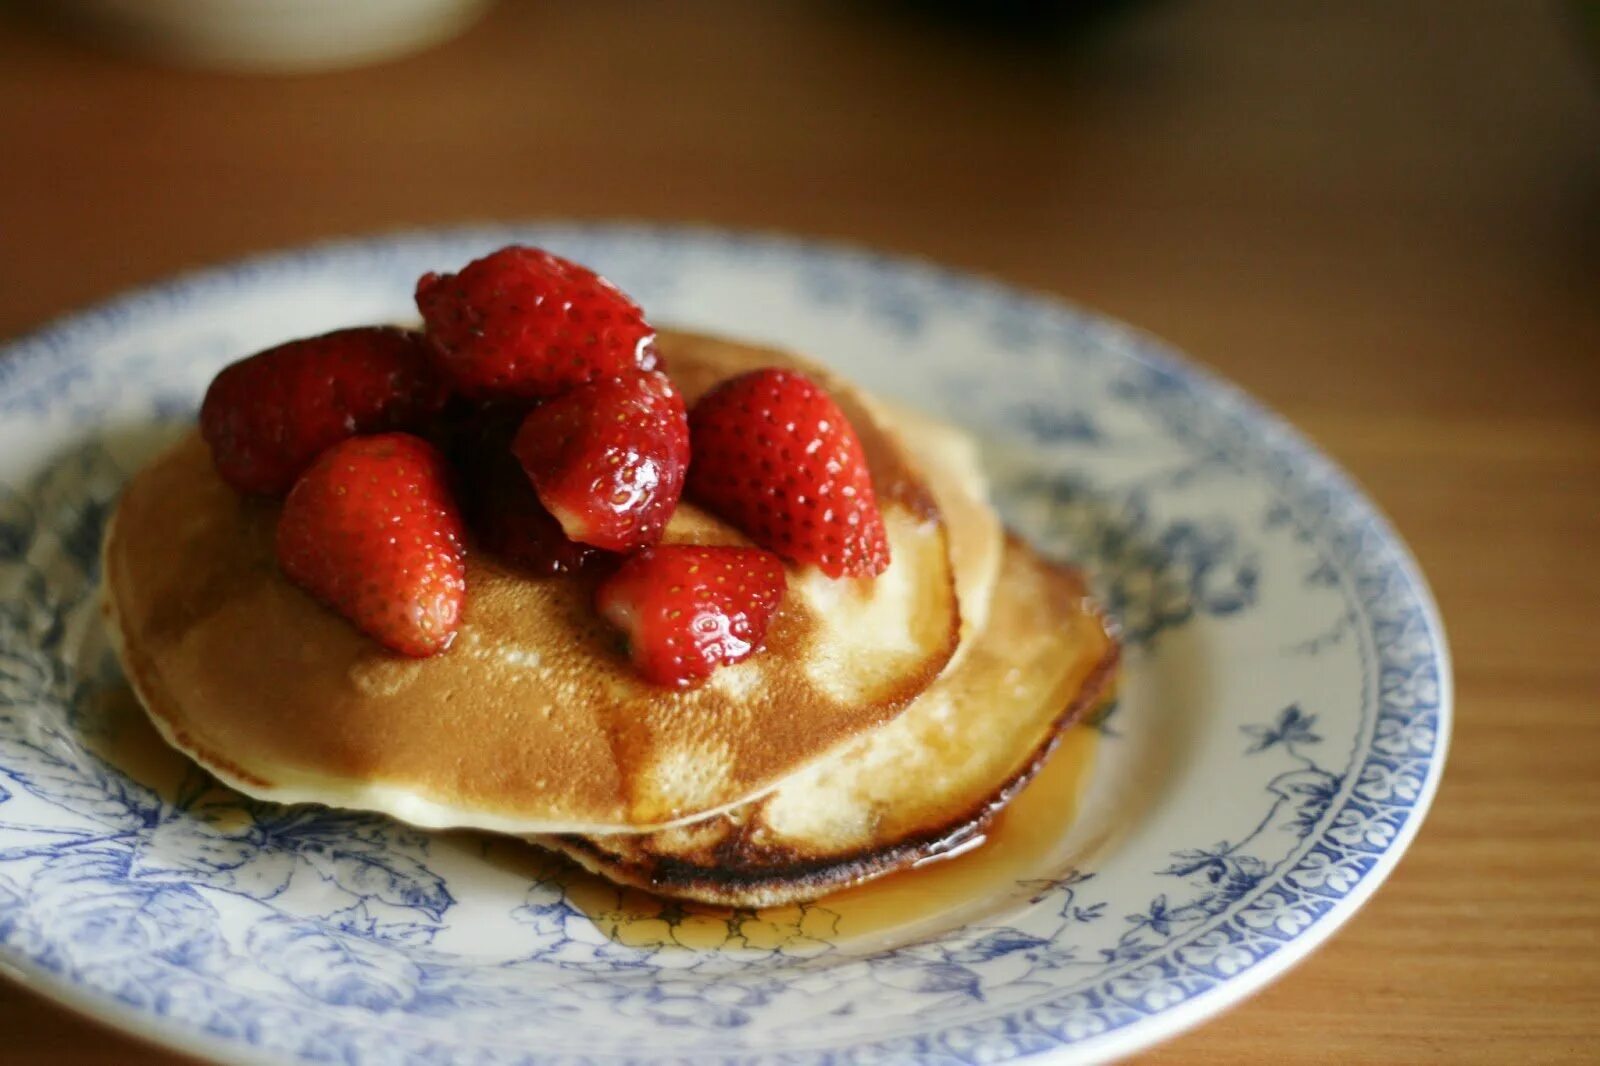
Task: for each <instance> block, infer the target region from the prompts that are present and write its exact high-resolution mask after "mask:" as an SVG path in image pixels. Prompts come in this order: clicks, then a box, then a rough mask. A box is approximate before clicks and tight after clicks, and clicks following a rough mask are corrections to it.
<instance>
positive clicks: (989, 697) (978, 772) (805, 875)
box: [534, 539, 1118, 907]
mask: <svg viewBox="0 0 1600 1066" xmlns="http://www.w3.org/2000/svg"><path fill="white" fill-rule="evenodd" d="M1117 659H1118V650H1117V644H1116V642H1115V640H1114V639H1113V638H1112V637H1111V635H1110V633H1109V630H1108V629H1107V626H1106V623H1105V621H1104V619H1103V618H1102V617H1101V615H1100V614H1099V613H1098V611H1097V610H1096V608H1095V607H1094V605H1093V603H1092V602H1091V601H1090V599H1089V597H1088V594H1087V592H1086V591H1085V589H1084V585H1083V582H1082V579H1081V578H1080V577H1079V575H1078V574H1077V573H1076V572H1074V571H1072V570H1069V569H1065V568H1062V567H1060V566H1056V565H1054V564H1051V563H1049V562H1047V561H1045V560H1044V559H1042V558H1040V557H1039V556H1038V555H1037V554H1035V553H1034V552H1033V551H1032V550H1030V549H1029V548H1028V547H1027V546H1026V545H1024V544H1022V543H1021V542H1020V541H1017V540H1014V539H1013V540H1009V541H1008V542H1007V543H1006V545H1005V551H1004V559H1003V561H1002V564H1001V570H1000V575H999V580H998V583H997V584H996V586H995V589H994V596H993V601H992V603H991V605H990V609H989V620H988V624H987V625H986V626H985V627H984V628H983V631H982V632H981V633H980V634H979V635H978V636H977V637H976V638H975V639H974V640H973V641H972V644H971V647H970V649H969V650H968V651H967V653H966V655H965V656H964V658H963V659H962V660H961V662H960V663H959V664H958V665H956V666H954V667H953V668H952V669H951V670H950V671H948V672H947V673H946V674H945V675H944V676H942V677H941V678H940V679H939V680H938V681H937V682H935V683H934V684H933V686H932V687H930V688H929V689H928V691H927V692H925V693H924V694H923V695H922V696H921V697H919V698H918V699H917V701H916V702H915V703H913V704H912V705H911V707H910V708H909V709H908V710H906V711H905V713H903V714H901V715H900V716H899V717H898V718H896V719H894V721H892V722H890V723H889V724H887V725H884V726H881V727H879V728H878V729H877V730H876V731H874V732H873V733H870V734H868V735H866V736H863V737H861V738H860V739H858V740H857V741H855V742H854V743H853V744H852V745H850V747H849V748H847V749H846V750H845V751H843V752H841V753H839V754H838V755H836V756H835V757H833V758H831V759H828V760H825V761H823V762H820V763H817V764H815V765H813V766H812V767H810V768H808V769H806V770H803V771H801V772H800V773H798V774H796V775H795V776H793V777H791V778H789V779H788V780H786V781H784V782H783V783H782V784H780V785H779V786H778V787H777V788H776V789H775V790H773V791H772V792H769V793H768V794H766V795H765V796H763V797H761V798H759V799H756V800H754V801H753V802H751V803H748V804H745V805H743V806H741V807H738V808H735V809H734V810H732V811H728V812H726V813H723V814H720V815H717V816H715V817H713V818H709V819H704V820H702V821H699V822H695V823H692V824H690V825H685V826H679V827H676V828H671V829H666V830H661V831H658V832H654V833H646V834H634V835H626V836H606V837H582V836H558V837H548V836H541V837H536V838H534V843H537V844H539V845H541V846H544V847H547V848H550V849H552V850H555V851H558V852H560V853H562V854H564V855H566V856H568V857H569V858H571V859H573V860H575V861H576V862H577V863H578V864H579V865H581V866H583V867H585V868H586V869H588V870H590V871H592V872H594V873H598V874H600V875H602V876H604V877H606V878H607V879H609V880H611V881H615V882H618V883H621V884H624V885H632V886H634V887H637V888H642V889H646V890H648V891H650V892H654V893H656V894H658V895H663V896H672V897H677V898H682V899H691V900H698V901H702V902H706V903H716V904H724V905H728V906H741V907H765V906H775V905H779V904H784V903H792V902H795V901H798V900H809V899H815V898H817V897H819V896H822V895H825V894H827V893H829V892H832V891H835V890H837V889H841V888H845V887H847V886H850V885H854V884H858V883H860V882H862V881H866V880H870V879H871V878H874V877H878V876H881V875H883V874H886V873H890V872H892V871H894V870H898V869H903V868H905V867H908V866H912V865H915V864H917V863H920V862H924V861H927V860H929V859H932V858H936V857H938V856H941V855H947V854H950V853H951V852H953V851H955V850H958V849H962V847H963V845H967V844H969V843H970V842H972V841H973V840H975V839H978V838H980V837H981V836H982V834H983V832H984V830H985V827H986V826H987V825H988V823H989V822H990V821H991V820H992V819H993V818H994V816H995V815H996V814H997V813H998V812H999V811H1000V809H1001V808H1002V807H1003V806H1004V805H1005V804H1006V803H1007V802H1008V801H1009V800H1010V799H1011V797H1012V796H1014V795H1015V794H1016V793H1017V792H1018V791H1019V790H1020V789H1021V788H1022V787H1023V786H1024V785H1026V783H1027V782H1028V780H1029V779H1030V778H1031V777H1032V776H1033V774H1034V773H1035V772H1036V771H1037V770H1038V769H1039V768H1040V767H1041V766H1042V765H1043V764H1044V762H1045V760H1046V759H1047V758H1048V757H1049V755H1050V753H1051V752H1052V751H1053V750H1054V749H1055V747H1056V744H1057V742H1058V740H1059V738H1060V736H1061V733H1062V731H1063V730H1065V729H1066V728H1068V726H1070V725H1071V724H1072V723H1073V722H1074V721H1076V720H1077V719H1078V718H1079V717H1081V716H1082V715H1083V714H1085V713H1086V712H1088V711H1090V710H1092V709H1094V708H1095V707H1096V706H1097V705H1099V704H1100V703H1101V702H1102V701H1104V700H1105V699H1106V698H1107V696H1108V694H1109V691H1110V686H1111V681H1112V677H1113V674H1114V671H1115V668H1116V663H1117Z"/></svg>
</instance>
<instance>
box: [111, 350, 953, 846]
mask: <svg viewBox="0 0 1600 1066" xmlns="http://www.w3.org/2000/svg"><path fill="white" fill-rule="evenodd" d="M660 346H661V350H662V354H663V355H664V356H665V359H666V362H667V367H668V371H669V373H670V375H671V376H672V377H673V379H674V380H675V381H676V382H677V383H678V385H679V387H680V388H681V389H682V390H683V391H684V393H685V396H686V399H688V400H689V401H690V402H691V403H692V402H693V400H694V399H695V398H696V397H697V396H699V395H700V394H701V393H702V392H704V391H705V389H707V388H708V387H710V386H711V385H712V384H714V383H715V382H717V381H719V380H722V379H723V378H726V377H728V376H730V375H732V374H735V373H740V372H743V371H746V370H751V369H755V368H758V367H763V366H773V365H790V366H793V365H797V361H796V360H795V359H794V358H793V357H791V356H786V355H783V354H781V353H778V352H773V351H768V350H763V349H757V348H751V347H748V346H744V345H738V344H732V343H728V342H722V341H716V340H712V339H709V338H703V337H694V336H688V335H681V334H663V335H662V336H661V338H660ZM803 369H805V370H806V371H807V372H808V373H811V374H812V375H813V376H815V377H816V378H818V379H819V380H820V381H821V383H822V384H824V385H825V386H826V387H827V388H828V389H829V391H830V392H831V393H832V394H833V395H834V397H835V399H836V400H837V401H838V402H839V403H840V406H841V407H842V408H843V409H844V411H845V413H846V415H847V417H849V419H850V420H851V422H852V424H853V425H854V426H855V428H856V431H857V433H858V435H859V436H860V438H861V440H862V445H863V450H864V451H865V453H866V456H867V461H868V465H869V467H870V469H871V472H872V476H873V482H874V485H875V487H876V488H877V491H878V495H879V504H880V507H881V509H882V511H883V515H884V520H885V525H886V527H887V529H888V533H889V540H890V550H891V554H892V562H891V565H890V566H889V568H888V570H887V571H885V572H884V573H883V574H882V575H880V576H879V577H878V578H876V579H854V580H842V581H834V580H830V579H828V578H827V577H825V576H823V575H822V574H821V573H820V572H819V571H817V570H815V569H814V568H809V567H808V568H803V569H793V568H791V570H790V572H789V583H790V584H789V592H788V595H787V596H786V597H785V599H784V603H783V606H782V607H781V608H780V610H779V612H778V613H777V615H776V616H775V617H774V619H773V622H772V625H771V627H770V629H769V632H768V638H767V646H766V649H765V650H764V651H762V652H760V653H758V654H757V655H755V656H753V657H752V658H751V659H749V660H747V661H746V662H744V663H741V664H739V665H737V666H733V667H726V668H723V669H721V670H718V671H717V672H716V673H715V674H714V675H713V677H712V679H711V680H710V682H708V683H707V684H706V685H704V686H702V687H701V688H699V689H695V690H691V691H688V692H682V693H679V692H670V691H667V690H664V689H660V688H657V687H654V686H651V685H649V684H647V683H646V682H644V681H642V680H641V679H640V678H639V677H638V676H637V675H636V674H635V673H634V672H633V670H632V668H631V667H630V666H629V664H628V663H627V661H626V659H625V658H624V657H623V655H622V653H621V651H620V649H619V645H618V641H617V639H616V636H615V634H614V632H613V631H612V630H611V629H610V628H609V627H608V626H606V625H605V624H604V623H603V622H602V621H601V620H600V619H599V618H598V617H597V616H596V615H595V613H594V611H593V608H592V606H591V597H592V593H593V587H592V583H591V581H590V580H588V579H585V578H556V579H530V578H528V577H526V576H523V575H521V574H518V573H516V572H514V571H513V570H512V569H510V568H508V567H505V566H502V565H500V564H499V563H498V562H497V560H495V559H494V558H492V557H490V556H488V555H487V554H485V553H481V552H476V553H470V554H469V560H468V572H467V582H468V599H467V604H466V609H465V612H464V621H463V625H462V628H461V631H460V634H459V635H458V637H457V639H456V642H455V644H454V645H453V646H452V647H451V649H450V650H449V651H447V652H445V653H444V654H442V655H439V656H436V657H434V658H431V659H424V660H409V659H404V658H401V657H399V656H396V655H394V654H393V653H390V652H388V651H386V650H384V649H383V648H381V647H380V646H379V645H377V644H376V643H375V642H373V641H372V640H370V639H369V638H367V637H365V636H364V635H363V634H361V633H360V632H359V631H358V630H356V629H355V627H353V626H352V625H350V624H349V623H348V622H346V621H345V620H344V619H342V618H340V617H339V616H337V615H336V614H334V613H333V612H331V611H329V610H327V609H325V608H323V607H322V606H320V605H319V604H317V603H316V602H315V601H314V600H313V599H312V598H311V597H310V596H308V595H307V594H305V593H304V592H302V591H301V590H299V589H297V588H295V587H294V586H292V585H290V584H289V583H288V582H287V581H286V580H285V579H284V578H283V577H282V575H281V574H280V573H279V571H278V568H277V566H276V563H275V562H274V558H273V549H272V541H273V528H274V523H275V519H276V515H277V505H276V504H275V503H272V502H269V501H263V500H259V499H249V498H245V497H242V496H240V495H239V494H237V493H235V492H234V491H233V490H232V489H230V488H228V487H227V486H226V485H225V484H224V483H223V482H222V481H221V479H220V478H219V477H218V476H217V475H216V473H215V472H214V470H213V469H212V466H211V462H210V457H209V454H208V453H207V451H206V449H205V446H204V445H203V444H202V443H201V442H200V441H199V439H198V437H197V436H190V437H189V438H187V439H185V440H184V441H183V442H181V443H180V444H179V445H177V446H176V447H175V448H174V449H173V450H171V451H170V452H168V453H167V454H166V455H164V456H163V457H161V458H160V459H158V460H157V461H156V462H155V463H153V464H152V465H151V466H150V467H148V468H146V469H145V470H144V471H142V472H140V473H139V474H138V475H137V476H136V477H135V478H134V480H133V481H132V482H131V483H130V485H129V487H128V489H127V491H126V493H125V494H124V497H123V499H122V501H121V503H120V505H119V507H118V510H117V513H116V515H115V517H114V519H113V523H112V527H111V530H110V532H109V534H108V538H107V544H106V568H105V572H106V586H107V593H108V596H107V599H108V604H109V606H110V609H111V615H112V623H113V624H112V628H113V631H114V635H115V636H116V637H117V638H118V640H119V643H120V645H121V648H122V652H123V661H124V664H125V666H126V667H127V670H128V673H129V676H130V680H131V681H132V683H133V686H134V688H135V690H136V691H137V692H138V694H139V696H140V698H141V700H142V701H143V702H144V703H145V705H146V707H147V709H148V710H149V711H150V712H151V715H152V718H153V719H154V720H155V722H156V725H157V726H158V728H160V729H161V730H162V732H163V734H164V735H166V736H167V738H168V739H169V740H170V741H172V742H173V743H174V744H175V745H176V746H177V747H179V748H181V749H182V750H184V751H185V752H187V753H188V754H190V755H191V756H193V757H194V758H195V759H196V760H197V761H199V762H200V763H201V764H203V765H205V766H206V767H207V768H208V769H210V770H212V771H213V772H214V773H216V774H217V776H219V777H221V778H222V779H223V780H225V781H227V782H228V783H229V784H232V785H234V786H235V787H237V788H239V789H241V790H242V791H245V792H247V793H250V794H252V795H256V796H260V797H262V798H266V799H272V800H278V801H282V802H315V803H323V804H328V805H331V806H340V807H354V808H363V809H370V810H377V811H382V812H384V813H387V814H390V815H393V816H395V817H397V818H400V819H402V820H405V821H409V822H412V823H414V824H418V825H423V826H427V827H440V828H442V827H474V828H483V829H492V830H500V831H506V832H518V833H552V832H561V833H571V832H580V833H590V834H593V833H607V832H619V831H637V830H641V829H650V828H656V827H660V826H665V825H670V824H674V823H677V822H682V821H686V820H690V819H693V818H696V817H702V816H704V815H706V814H708V813H710V812H713V811H717V810H721V809H724V808H726V807H729V806H731V805H734V804H737V803H740V802H743V801H745V800H747V799H750V798H752V797H754V796H756V795H759V794H761V793H763V792H765V791H766V790H768V789H770V788H771V787H772V786H773V785H775V784H776V783H777V781H779V780H780V779H781V778H783V777H785V776H787V775H789V774H791V773H794V772H795V771H797V770H799V769H802V768H803V767H805V766H807V765H809V764H811V763H812V762H814V761H815V760H817V759H819V758H821V757H823V756H825V755H827V754H829V753H830V752H832V751H834V750H836V749H838V748H839V747H840V746H841V745H843V744H845V743H847V742H849V741H850V740H851V739H852V738H853V737H855V736H857V735H859V734H861V733H863V732H864V731H867V730H870V729H872V728H874V727H875V726H877V725H880V724H882V723H883V722H886V721H888V720H890V719H891V718H892V717H894V715H895V714H896V713H897V712H898V711H899V710H900V709H901V708H902V707H904V706H905V704H906V703H907V702H908V701H910V700H911V699H912V698H913V697H915V696H916V695H917V694H918V693H920V692H921V691H922V690H923V689H924V688H926V687H927V686H928V684H929V683H930V682H931V681H932V680H933V678H934V677H935V676H936V675H937V674H938V673H939V672H940V670H941V669H942V668H943V666H944V664H945V663H946V661H947V660H948V659H949V658H950V656H951V654H952V652H953V650H954V648H955V645H956V641H957V636H958V632H959V627H960V614H959V610H958V607H957V600H956V595H955V589H954V577H953V573H952V567H951V561H950V555H949V550H948V544H947V533H946V529H945V525H944V521H943V519H942V517H941V515H940V512H939V509H938V506H937V504H936V503H935V500H934V496H933V494H932V493H931V492H930V490H929V488H928V486H927V484H926V483H925V482H924V480H923V478H922V476H921V475H920V473H919V472H918V471H917V469H916V468H915V466H914V465H913V463H912V461H911V460H910V459H909V457H908V456H907V455H906V454H905V451H904V449H903V448H902V447H901V446H900V445H899V443H898V441H897V440H896V439H895V437H894V436H893V435H892V434H891V433H889V432H887V431H886V430H885V429H884V428H883V426H882V425H881V424H880V422H879V420H878V418H877V417H876V416H875V415H874V414H873V413H872V412H871V411H870V410H869V409H868V407H867V406H866V405H865V404H864V403H863V402H862V401H861V399H860V398H859V397H858V396H857V395H856V394H855V393H854V392H853V390H851V389H850V388H849V387H848V386H846V385H844V384H843V383H842V382H840V381H838V380H837V379H836V378H834V377H833V376H831V375H828V374H826V373H825V372H822V371H820V370H818V369H817V368H815V367H811V366H804V367H803ZM666 539H667V540H668V541H671V542H695V543H715V544H743V543H747V541H745V539H744V538H743V537H742V536H741V535H740V534H739V533H737V532H736V531H735V530H733V529H732V528H731V527H729V526H727V525H726V524H725V523H722V522H720V521H718V520H716V519H714V518H712V517H710V516H709V515H706V514H705V513H703V512H700V511H698V510H697V509H696V508H693V507H691V506H688V505H684V506H681V507H680V508H679V510H678V513H677V515H675V517H674V519H673V521H672V522H671V524H670V525H669V527H668V531H667V536H666Z"/></svg>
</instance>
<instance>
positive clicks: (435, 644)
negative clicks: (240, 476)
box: [278, 433, 467, 657]
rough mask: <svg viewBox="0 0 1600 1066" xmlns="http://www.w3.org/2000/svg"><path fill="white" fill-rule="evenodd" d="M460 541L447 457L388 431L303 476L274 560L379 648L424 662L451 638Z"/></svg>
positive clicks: (339, 449) (460, 589) (333, 451)
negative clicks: (379, 646)
mask: <svg viewBox="0 0 1600 1066" xmlns="http://www.w3.org/2000/svg"><path fill="white" fill-rule="evenodd" d="M462 540H463V530H462V527H461V516H460V514H459V512H458V511H457V509H456V504H455V500H454V499H453V498H452V497H451V495H450V468H449V466H448V465H447V464H446V463H445V460H444V456H442V455H440V454H439V452H438V450H437V449H435V448H434V447H433V445H431V444H429V443H428V442H427V441H424V440H421V439H419V438H417V437H413V436H411V435H409V434H406V433H383V434H379V435H378V436H375V437H354V438H352V439H350V440H347V441H344V442H342V443H340V444H336V445H334V446H333V447H332V448H329V449H328V450H327V451H325V452H323V453H322V455H321V456H320V457H319V458H318V459H317V460H316V462H314V463H312V464H311V468H310V469H308V470H307V471H306V472H305V473H304V474H303V475H301V477H300V480H299V481H298V482H296V483H295V486H294V488H293V490H291V491H290V493H289V498H288V499H287V500H285V501H284V504H283V513H282V514H281V515H280V516H279V518H278V564H279V565H280V566H282V567H283V572H284V574H285V575H287V576H288V578H289V580H290V581H293V582H294V583H295V584H296V585H299V586H300V587H301V588H303V589H305V590H306V591H307V592H309V593H311V594H312V595H313V596H315V597H316V598H317V599H319V600H321V601H323V602H324V603H326V604H327V605H328V606H330V607H332V608H333V609H334V610H336V611H338V612H339V613H340V614H342V615H344V616H345V617H346V618H348V619H350V620H351V621H352V622H354V623H355V624H356V626H357V627H358V628H360V629H361V630H362V631H363V632H365V633H366V634H367V635H369V636H371V637H372V638H373V639H375V640H377V641H378V642H379V643H381V644H384V645H386V646H387V647H390V648H393V649H394V650H395V651H397V652H400V653H402V654H404V655H412V656H417V657H421V656H427V655H433V654H435V653H436V652H441V651H443V650H444V649H446V648H448V647H449V646H450V642H451V641H452V640H453V639H455V635H456V625H457V622H458V621H459V619H460V616H461V601H462V600H463V598H464V597H465V594H466V587H467V571H466V557H465V553H464V552H463V550H462Z"/></svg>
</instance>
